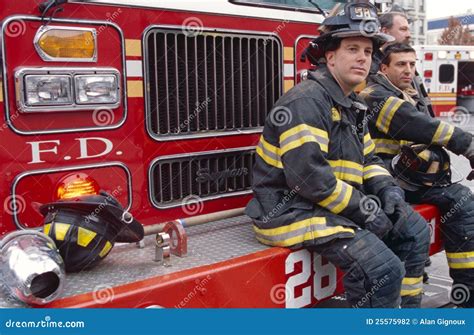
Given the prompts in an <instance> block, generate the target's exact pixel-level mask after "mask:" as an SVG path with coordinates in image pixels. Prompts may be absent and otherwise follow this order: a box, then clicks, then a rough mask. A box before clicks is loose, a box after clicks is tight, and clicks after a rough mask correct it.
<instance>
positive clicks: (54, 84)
mask: <svg viewBox="0 0 474 335" xmlns="http://www.w3.org/2000/svg"><path fill="white" fill-rule="evenodd" d="M24 80H25V103H26V105H28V106H48V105H68V104H71V103H72V101H73V100H72V92H71V91H72V90H71V77H70V76H66V75H46V76H44V75H27V76H25V78H24Z"/></svg>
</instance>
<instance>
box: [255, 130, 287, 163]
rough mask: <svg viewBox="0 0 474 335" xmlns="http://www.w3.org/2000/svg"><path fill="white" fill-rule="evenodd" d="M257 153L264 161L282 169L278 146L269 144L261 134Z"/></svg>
mask: <svg viewBox="0 0 474 335" xmlns="http://www.w3.org/2000/svg"><path fill="white" fill-rule="evenodd" d="M256 151H257V155H259V156H260V158H262V159H263V160H264V161H265V163H267V164H268V165H271V166H273V167H276V168H279V169H283V163H282V162H281V156H280V148H278V147H276V146H274V145H271V144H270V143H268V142H267V141H265V139H264V138H263V135H262V136H260V141H259V142H258V145H257V148H256Z"/></svg>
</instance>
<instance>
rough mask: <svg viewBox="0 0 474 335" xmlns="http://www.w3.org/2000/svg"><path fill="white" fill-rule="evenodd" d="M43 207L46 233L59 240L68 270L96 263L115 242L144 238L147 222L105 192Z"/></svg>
mask: <svg viewBox="0 0 474 335" xmlns="http://www.w3.org/2000/svg"><path fill="white" fill-rule="evenodd" d="M40 211H41V213H42V214H43V215H44V216H45V219H44V227H43V229H44V233H45V234H47V235H48V236H49V237H51V238H52V239H53V240H54V242H55V243H56V245H57V247H58V249H59V252H60V254H61V256H62V257H63V259H64V263H65V265H66V271H68V272H77V271H81V270H85V269H88V268H91V267H93V266H94V265H96V264H97V263H98V262H100V261H101V260H102V259H104V258H105V256H107V255H108V254H109V252H110V250H111V249H112V247H113V246H114V243H115V242H138V241H140V240H141V239H143V235H144V231H143V226H142V225H141V224H140V223H139V222H138V221H137V220H135V219H134V218H133V217H132V216H131V215H130V214H129V213H128V212H126V211H124V209H123V207H122V206H121V205H120V203H119V202H118V201H117V200H116V199H114V198H113V197H112V196H111V195H109V194H107V193H105V192H101V194H99V195H89V196H82V197H77V198H74V199H68V200H60V201H57V202H54V203H49V204H45V205H43V206H41V207H40Z"/></svg>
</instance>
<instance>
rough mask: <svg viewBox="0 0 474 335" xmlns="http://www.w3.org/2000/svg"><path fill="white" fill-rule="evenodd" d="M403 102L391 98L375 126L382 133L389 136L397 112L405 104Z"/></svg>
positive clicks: (384, 106)
mask: <svg viewBox="0 0 474 335" xmlns="http://www.w3.org/2000/svg"><path fill="white" fill-rule="evenodd" d="M403 102H404V101H403V100H402V99H399V98H396V97H389V98H388V99H387V101H386V102H385V104H384V105H383V107H382V110H381V111H380V114H379V116H378V117H377V122H376V123H375V126H376V127H377V129H379V130H380V131H381V132H383V133H385V134H387V133H388V130H389V128H390V123H391V122H392V119H393V116H394V115H395V112H396V111H397V110H398V108H400V106H401V105H402V104H403Z"/></svg>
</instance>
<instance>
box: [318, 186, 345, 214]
mask: <svg viewBox="0 0 474 335" xmlns="http://www.w3.org/2000/svg"><path fill="white" fill-rule="evenodd" d="M351 196H352V186H351V185H349V184H347V183H345V182H343V181H342V180H339V179H336V186H335V187H334V190H333V192H332V193H331V194H330V195H329V196H328V197H327V198H326V199H324V200H323V201H320V202H319V203H318V205H320V206H322V207H324V208H327V209H329V210H330V211H331V212H333V213H334V214H339V213H340V212H342V211H343V210H344V209H345V208H346V207H347V205H348V204H349V201H350V200H351Z"/></svg>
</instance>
